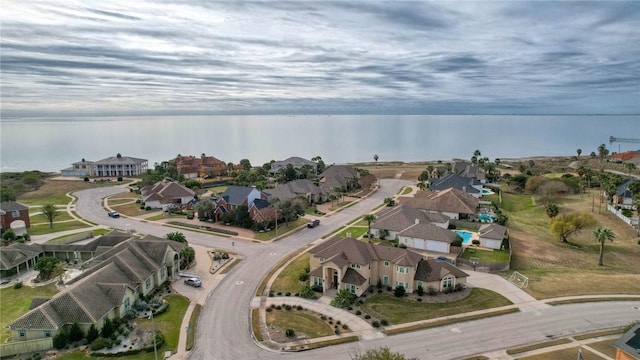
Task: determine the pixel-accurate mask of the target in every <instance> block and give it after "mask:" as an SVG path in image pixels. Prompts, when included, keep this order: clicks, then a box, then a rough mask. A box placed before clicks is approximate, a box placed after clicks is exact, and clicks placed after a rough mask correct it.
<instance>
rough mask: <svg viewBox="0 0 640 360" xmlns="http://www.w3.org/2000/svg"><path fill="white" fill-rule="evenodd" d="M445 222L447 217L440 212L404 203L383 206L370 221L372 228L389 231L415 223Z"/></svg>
mask: <svg viewBox="0 0 640 360" xmlns="http://www.w3.org/2000/svg"><path fill="white" fill-rule="evenodd" d="M416 219H417V220H418V221H419V222H420V223H429V222H437V223H445V222H446V221H447V220H448V219H449V218H448V217H447V216H445V215H442V214H437V213H425V212H424V211H422V210H418V209H415V208H412V207H409V206H406V205H399V206H396V207H392V208H385V209H384V210H382V211H380V212H378V214H377V215H376V221H374V222H373V223H371V228H372V229H385V230H391V231H403V230H405V229H407V228H409V227H411V226H413V225H415V223H416Z"/></svg>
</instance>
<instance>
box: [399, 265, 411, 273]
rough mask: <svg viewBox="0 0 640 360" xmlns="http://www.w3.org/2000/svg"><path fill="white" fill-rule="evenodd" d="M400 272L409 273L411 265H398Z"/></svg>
mask: <svg viewBox="0 0 640 360" xmlns="http://www.w3.org/2000/svg"><path fill="white" fill-rule="evenodd" d="M398 273H399V274H408V273H409V267H407V266H398Z"/></svg>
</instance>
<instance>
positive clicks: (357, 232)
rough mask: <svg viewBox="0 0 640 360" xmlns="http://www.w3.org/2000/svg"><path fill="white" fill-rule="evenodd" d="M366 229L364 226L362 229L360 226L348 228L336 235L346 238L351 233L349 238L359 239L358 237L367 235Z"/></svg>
mask: <svg viewBox="0 0 640 360" xmlns="http://www.w3.org/2000/svg"><path fill="white" fill-rule="evenodd" d="M367 229H368V227H367V226H366V225H365V226H364V227H361V226H350V227H348V228H346V229H344V230H342V231H340V232H339V233H338V234H336V236H337V237H347V233H348V232H350V233H351V237H352V238H354V239H357V238H359V237H360V236H362V235H364V234H366V233H367Z"/></svg>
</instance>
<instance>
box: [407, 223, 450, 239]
mask: <svg viewBox="0 0 640 360" xmlns="http://www.w3.org/2000/svg"><path fill="white" fill-rule="evenodd" d="M398 235H400V236H408V237H412V238H416V239H425V240H433V241H440V242H446V243H448V244H451V243H452V242H453V241H454V240H455V239H456V234H455V233H453V232H452V231H449V230H447V229H443V228H441V227H439V226H437V225H434V224H423V223H419V224H415V225H413V226H411V227H409V228H407V229H405V230H404V231H402V232H400V233H399V234H398Z"/></svg>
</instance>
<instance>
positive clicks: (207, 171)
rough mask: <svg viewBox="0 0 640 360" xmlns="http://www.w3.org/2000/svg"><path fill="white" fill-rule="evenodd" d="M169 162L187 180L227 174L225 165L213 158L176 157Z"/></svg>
mask: <svg viewBox="0 0 640 360" xmlns="http://www.w3.org/2000/svg"><path fill="white" fill-rule="evenodd" d="M169 162H170V163H172V164H174V165H175V166H176V169H177V170H178V174H180V175H183V176H184V177H185V178H187V179H192V178H197V177H205V176H206V175H209V176H221V175H226V174H227V164H225V163H224V162H223V161H222V160H219V159H216V158H215V157H213V156H203V157H199V158H197V157H195V156H178V157H176V158H175V159H173V160H171V161H169Z"/></svg>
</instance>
